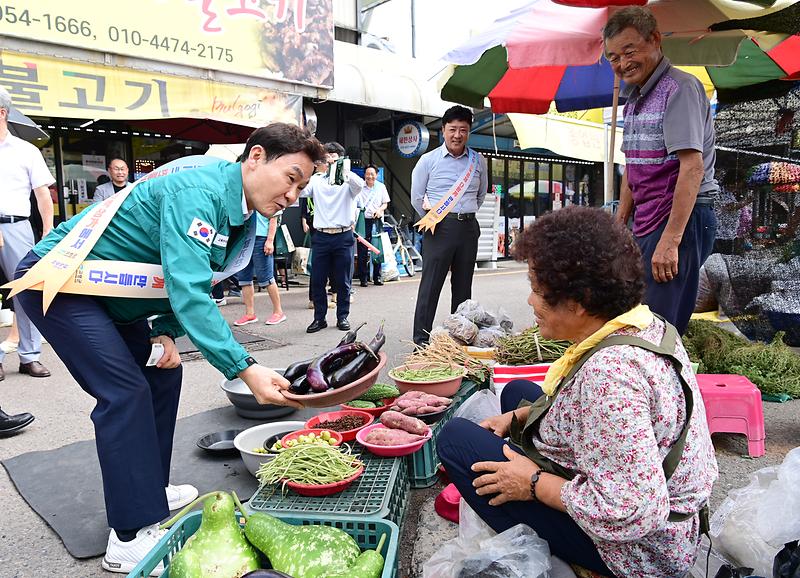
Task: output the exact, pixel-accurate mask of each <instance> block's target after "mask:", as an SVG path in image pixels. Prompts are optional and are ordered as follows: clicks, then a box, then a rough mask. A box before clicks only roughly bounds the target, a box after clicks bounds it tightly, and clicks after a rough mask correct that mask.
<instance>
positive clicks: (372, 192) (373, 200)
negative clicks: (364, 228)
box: [358, 181, 389, 219]
mask: <svg viewBox="0 0 800 578" xmlns="http://www.w3.org/2000/svg"><path fill="white" fill-rule="evenodd" d="M388 202H389V191H387V190H386V185H384V184H383V183H381V182H379V181H375V184H374V185H373V186H372V187H369V186H367V185H366V183H365V184H364V188H363V189H362V190H361V194H360V195H359V196H358V206H359V207H360V208H362V209H364V216H365V217H366V218H367V219H374V218H375V212H376V211H378V210H379V209H380V208H381V206H382V205H383V204H384V203H388Z"/></svg>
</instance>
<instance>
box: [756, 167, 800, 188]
mask: <svg viewBox="0 0 800 578" xmlns="http://www.w3.org/2000/svg"><path fill="white" fill-rule="evenodd" d="M747 182H748V183H749V184H750V185H779V186H780V185H784V186H785V185H795V186H796V185H797V184H800V165H797V164H795V163H786V162H771V163H761V164H760V165H756V166H754V167H753V168H752V169H751V170H750V175H749V177H748V179H747ZM776 190H778V187H776ZM795 190H796V189H795V188H793V187H784V188H781V189H780V190H779V192H780V191H784V192H794V191H795Z"/></svg>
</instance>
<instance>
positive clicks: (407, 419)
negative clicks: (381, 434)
mask: <svg viewBox="0 0 800 578" xmlns="http://www.w3.org/2000/svg"><path fill="white" fill-rule="evenodd" d="M381 423H382V424H383V425H385V426H386V427H387V428H392V429H401V430H405V431H407V432H408V433H412V434H416V435H426V434H427V433H428V426H427V425H425V422H424V421H422V420H421V419H417V418H415V417H411V416H409V415H404V414H402V413H399V412H396V411H387V412H384V413H383V415H381Z"/></svg>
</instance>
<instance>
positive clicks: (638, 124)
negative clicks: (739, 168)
mask: <svg viewBox="0 0 800 578" xmlns="http://www.w3.org/2000/svg"><path fill="white" fill-rule="evenodd" d="M603 41H604V43H605V55H606V58H607V59H608V61H609V62H610V63H611V67H612V68H613V70H614V74H616V75H617V76H618V77H619V78H621V79H622V80H623V81H624V82H625V89H624V90H623V92H622V96H625V97H627V103H626V105H625V125H624V137H623V141H622V150H623V152H624V153H625V158H626V166H625V174H624V175H623V177H622V186H621V191H620V204H619V208H618V209H617V219H618V220H619V221H621V222H623V223H627V221H628V219H629V218H630V216H631V214H632V213H633V234H634V236H635V237H636V241H637V243H638V244H639V248H640V249H641V251H642V258H643V259H644V265H645V267H644V270H645V279H646V283H647V290H646V293H645V303H647V304H648V305H649V306H650V309H652V310H653V311H654V312H656V313H659V314H660V315H662V316H663V317H664V318H665V319H666V320H667V321H669V322H670V323H672V324H673V325H674V326H675V327H676V328H677V329H678V331H679V332H680V333H681V334H683V332H684V331H686V326H687V325H688V323H689V317H690V316H691V314H692V311H693V310H694V305H695V300H696V298H697V287H698V281H699V276H700V266H701V265H702V264H703V262H704V261H705V260H706V258H707V257H708V255H709V254H710V253H711V250H712V248H713V245H714V237H715V232H716V226H717V225H716V217H715V216H714V199H715V198H716V197H717V195H718V192H719V187H718V185H717V182H716V181H715V180H714V162H715V160H716V154H715V152H714V138H715V137H714V121H713V118H712V115H711V107H710V105H709V102H708V98H707V97H706V94H705V91H704V89H703V85H702V83H701V82H700V81H699V80H698V79H697V78H695V77H694V76H692V75H690V74H688V73H686V72H683V71H681V70H678V69H677V68H675V67H674V66H672V65H671V64H670V61H669V59H667V58H666V57H665V56H664V55H663V53H662V52H661V33H660V32H659V31H658V23H657V22H656V19H655V17H654V16H653V14H652V13H651V12H650V11H649V10H648V9H647V8H642V7H628V8H624V9H622V10H620V11H618V12H615V13H614V14H613V15H612V16H611V18H609V20H608V22H607V23H606V25H605V27H604V28H603Z"/></svg>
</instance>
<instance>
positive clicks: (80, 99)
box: [0, 50, 302, 127]
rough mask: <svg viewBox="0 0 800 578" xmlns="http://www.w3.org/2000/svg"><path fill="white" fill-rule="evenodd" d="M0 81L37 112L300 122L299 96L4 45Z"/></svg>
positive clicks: (249, 122)
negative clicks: (20, 50)
mask: <svg viewBox="0 0 800 578" xmlns="http://www.w3.org/2000/svg"><path fill="white" fill-rule="evenodd" d="M0 86H3V87H5V88H6V89H7V90H8V92H9V93H10V94H11V100H12V102H13V103H14V106H16V107H17V108H18V109H20V110H21V111H23V112H24V113H26V114H30V115H36V116H55V117H65V118H102V119H120V120H139V119H162V118H182V117H183V118H198V119H213V120H219V121H222V122H229V123H232V124H239V125H243V126H252V127H258V126H264V125H265V124H267V123H269V122H276V121H281V122H290V123H293V124H299V122H300V107H301V104H302V102H301V101H302V99H301V97H299V96H292V95H287V94H284V93H279V92H275V91H270V90H264V89H261V88H255V87H247V86H242V85H238V84H228V83H224V82H212V81H210V80H200V79H192V78H183V77H178V76H171V75H167V74H157V73H156V74H154V73H150V72H147V73H145V72H140V71H138V70H132V69H126V68H119V67H113V68H111V67H106V66H99V65H94V64H86V63H81V62H76V61H72V60H66V59H55V58H47V57H45V56H34V55H30V54H21V53H15V52H9V51H8V50H4V51H2V52H0Z"/></svg>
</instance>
